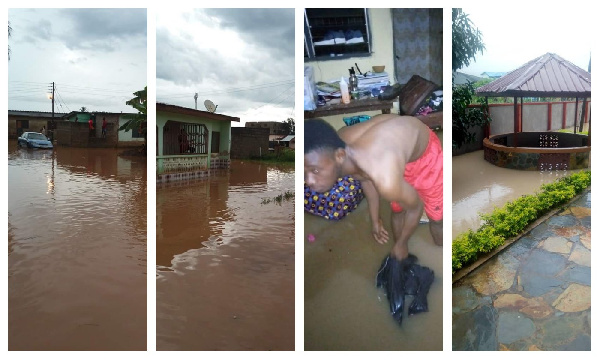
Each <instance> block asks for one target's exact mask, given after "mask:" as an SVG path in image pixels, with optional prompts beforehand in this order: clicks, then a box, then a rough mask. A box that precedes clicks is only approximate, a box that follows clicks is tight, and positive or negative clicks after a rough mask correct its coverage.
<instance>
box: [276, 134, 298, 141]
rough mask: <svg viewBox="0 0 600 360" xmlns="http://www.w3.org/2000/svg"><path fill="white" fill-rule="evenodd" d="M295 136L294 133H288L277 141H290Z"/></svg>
mask: <svg viewBox="0 0 600 360" xmlns="http://www.w3.org/2000/svg"><path fill="white" fill-rule="evenodd" d="M295 137H296V135H288V136H286V137H284V138H283V139H281V140H279V141H292V140H293V139H294V138H295Z"/></svg>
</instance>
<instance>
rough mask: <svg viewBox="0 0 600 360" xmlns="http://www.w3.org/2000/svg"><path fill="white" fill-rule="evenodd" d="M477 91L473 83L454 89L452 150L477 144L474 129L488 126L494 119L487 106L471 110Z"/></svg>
mask: <svg viewBox="0 0 600 360" xmlns="http://www.w3.org/2000/svg"><path fill="white" fill-rule="evenodd" d="M474 93H475V89H474V88H473V84H472V83H467V84H465V85H460V86H455V87H453V88H452V148H454V149H458V148H460V147H461V146H463V145H464V144H469V143H472V142H475V132H472V128H473V127H481V126H485V125H487V124H488V123H489V122H490V121H492V119H491V118H490V117H489V116H487V114H488V113H489V111H488V107H487V104H481V107H480V108H470V109H468V106H469V105H471V101H472V99H473V94H474Z"/></svg>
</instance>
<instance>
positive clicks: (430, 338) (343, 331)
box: [304, 200, 443, 350]
mask: <svg viewBox="0 0 600 360" xmlns="http://www.w3.org/2000/svg"><path fill="white" fill-rule="evenodd" d="M380 213H381V219H382V220H383V222H384V225H385V227H386V229H387V230H388V232H390V234H391V226H390V209H389V205H387V206H386V205H385V204H384V203H383V202H382V205H381V210H380ZM308 234H313V235H315V237H316V240H315V242H313V243H309V242H308V241H307V239H306V238H307V236H308ZM304 238H305V239H304V266H305V268H304V349H305V350H442V332H443V331H442V330H443V326H442V283H443V276H442V249H443V248H442V247H440V246H436V245H435V244H434V243H433V240H432V238H431V234H430V233H429V225H419V226H418V228H417V230H416V232H415V233H414V234H413V236H412V237H411V239H410V240H409V244H408V246H409V251H410V252H411V253H413V254H415V255H416V256H417V257H418V258H419V264H420V265H422V266H427V267H429V268H431V269H432V270H433V271H434V273H435V280H434V282H433V284H432V286H431V289H430V291H429V295H428V296H427V300H428V303H429V312H427V313H421V314H417V315H414V316H411V317H406V310H407V305H410V301H412V297H407V298H406V299H407V300H406V301H407V302H406V305H405V309H404V311H405V313H404V314H405V317H404V320H403V321H402V325H401V326H399V325H398V323H396V322H395V321H394V319H393V318H392V315H391V313H390V311H389V302H388V300H387V298H386V296H385V294H384V292H383V290H381V289H377V287H376V285H375V277H376V274H377V270H378V269H379V266H380V265H381V261H382V260H383V258H384V257H385V256H387V255H388V254H389V252H390V250H391V247H392V245H393V240H391V241H390V242H388V244H386V245H380V244H378V243H377V242H375V240H373V237H372V235H371V222H370V220H369V214H368V206H367V202H366V200H363V201H362V202H361V204H360V205H359V207H358V209H356V210H355V211H354V212H352V213H351V214H349V215H348V216H347V217H345V218H343V219H342V220H339V221H330V220H325V219H323V218H320V217H318V216H315V215H311V214H308V213H305V215H304Z"/></svg>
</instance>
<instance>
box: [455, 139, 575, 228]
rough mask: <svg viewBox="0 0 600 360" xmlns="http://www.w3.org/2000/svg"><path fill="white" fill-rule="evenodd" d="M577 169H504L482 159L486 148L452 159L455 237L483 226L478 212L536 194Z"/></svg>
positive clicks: (491, 209)
mask: <svg viewBox="0 0 600 360" xmlns="http://www.w3.org/2000/svg"><path fill="white" fill-rule="evenodd" d="M573 172H574V171H571V170H569V171H564V170H561V171H544V172H540V171H525V170H512V169H505V168H501V167H498V166H495V165H492V164H490V163H488V162H487V161H485V160H484V159H483V151H474V152H471V153H468V154H465V155H459V156H454V157H453V158H452V238H453V239H454V238H455V237H456V236H458V235H459V234H461V233H463V232H465V231H467V230H469V229H473V230H476V229H477V228H478V227H479V226H481V220H480V218H479V214H481V213H489V212H491V211H493V210H494V207H501V206H503V205H504V204H506V203H507V202H509V201H512V200H515V199H517V198H518V197H520V196H522V195H527V194H533V193H535V192H536V191H538V190H539V189H540V186H542V184H547V183H549V182H552V181H555V180H556V179H558V178H560V177H563V176H565V175H568V174H570V173H573Z"/></svg>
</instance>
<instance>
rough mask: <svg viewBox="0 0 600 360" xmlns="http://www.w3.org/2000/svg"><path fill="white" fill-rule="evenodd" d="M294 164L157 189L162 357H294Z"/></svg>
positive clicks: (237, 165)
mask: <svg viewBox="0 0 600 360" xmlns="http://www.w3.org/2000/svg"><path fill="white" fill-rule="evenodd" d="M293 190H294V167H293V165H291V166H290V165H288V166H276V165H265V164H259V163H255V162H248V161H236V160H233V161H232V163H231V171H229V172H228V171H222V172H220V173H219V174H215V175H213V176H211V177H210V179H208V180H190V181H180V182H174V183H168V184H163V185H157V194H156V202H157V208H156V215H157V240H156V243H157V245H156V246H157V248H156V256H157V259H156V261H157V273H156V276H157V279H156V280H157V284H156V297H157V298H156V307H157V314H156V316H157V319H156V332H157V334H156V336H157V339H156V342H157V345H156V347H157V350H294V346H295V337H294V334H295V332H294V331H295V306H294V301H295V295H294V294H295V292H294V289H295V271H294V269H295V261H294V258H295V242H294V236H295V231H294V201H293V200H292V201H283V202H281V203H280V204H278V203H276V202H269V203H263V202H266V201H263V200H265V199H272V198H274V197H276V196H278V195H281V194H284V193H285V192H286V191H293Z"/></svg>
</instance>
